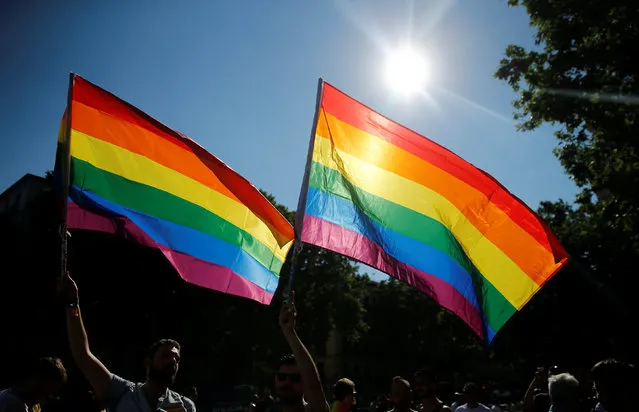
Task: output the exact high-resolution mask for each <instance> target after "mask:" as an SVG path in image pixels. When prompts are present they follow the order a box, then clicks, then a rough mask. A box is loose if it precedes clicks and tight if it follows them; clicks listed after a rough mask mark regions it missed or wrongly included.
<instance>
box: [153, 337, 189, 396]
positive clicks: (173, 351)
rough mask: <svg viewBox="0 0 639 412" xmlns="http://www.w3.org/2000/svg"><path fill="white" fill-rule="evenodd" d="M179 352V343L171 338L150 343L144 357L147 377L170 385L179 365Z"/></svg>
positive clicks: (164, 384) (173, 380)
mask: <svg viewBox="0 0 639 412" xmlns="http://www.w3.org/2000/svg"><path fill="white" fill-rule="evenodd" d="M180 352H181V347H180V344H179V343H178V342H177V341H174V340H173V339H160V340H159V341H157V342H155V343H154V344H153V345H151V347H150V348H149V350H148V351H147V354H146V359H145V366H146V377H147V379H149V380H152V381H154V382H156V383H158V384H160V385H163V386H169V385H172V384H173V383H174V382H175V376H176V375H177V372H178V369H179V367H180Z"/></svg>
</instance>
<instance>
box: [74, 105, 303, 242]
mask: <svg viewBox="0 0 639 412" xmlns="http://www.w3.org/2000/svg"><path fill="white" fill-rule="evenodd" d="M73 129H74V130H77V131H79V132H81V133H84V134H86V135H89V136H92V137H94V138H96V139H99V140H102V141H105V142H108V143H111V144H114V145H116V146H119V147H121V148H123V149H125V150H128V151H130V152H133V153H137V154H139V155H142V156H145V157H146V158H148V159H150V160H152V161H154V162H156V163H158V164H161V165H162V166H165V167H168V168H169V169H173V170H175V171H176V172H178V173H180V174H183V175H184V176H187V177H190V178H191V179H193V180H195V181H197V182H199V183H201V184H203V185H205V186H207V187H209V188H211V189H213V190H215V191H216V192H219V193H221V194H222V195H224V196H226V197H228V198H230V199H233V200H234V201H236V202H238V203H239V204H243V203H242V202H241V201H240V200H239V199H238V198H237V196H235V195H234V194H233V193H232V192H231V191H230V190H229V189H228V188H227V187H226V186H225V185H224V184H223V183H222V182H221V181H220V180H219V179H218V178H217V176H216V175H215V173H213V172H212V171H211V170H210V169H209V168H208V167H206V165H204V164H203V163H202V162H201V160H200V159H199V158H198V157H197V156H196V155H195V154H194V153H193V152H191V151H189V150H186V149H184V148H182V147H180V146H177V145H176V144H174V143H173V142H171V141H169V140H167V139H165V138H163V137H160V136H157V135H156V134H154V133H152V132H150V131H149V130H148V129H145V128H143V127H140V126H137V125H135V124H133V123H129V122H127V121H123V120H120V119H118V118H115V117H112V116H110V115H108V114H105V113H103V112H101V111H99V110H97V109H94V108H92V107H89V106H87V105H85V104H82V103H79V102H77V101H74V102H73ZM264 223H266V224H267V226H269V228H270V229H271V230H272V231H273V234H274V236H275V238H276V239H277V241H278V243H279V244H280V245H282V244H286V243H288V242H289V241H290V240H291V237H289V236H285V235H284V234H282V233H280V232H279V231H278V230H277V229H276V228H274V227H273V226H272V225H271V224H269V222H267V221H264Z"/></svg>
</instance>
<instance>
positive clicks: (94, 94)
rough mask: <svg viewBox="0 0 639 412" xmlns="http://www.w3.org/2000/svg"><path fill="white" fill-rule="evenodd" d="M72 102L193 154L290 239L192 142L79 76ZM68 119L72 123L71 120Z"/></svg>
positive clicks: (265, 207)
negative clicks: (132, 126) (135, 126)
mask: <svg viewBox="0 0 639 412" xmlns="http://www.w3.org/2000/svg"><path fill="white" fill-rule="evenodd" d="M73 100H74V101H76V102H80V103H83V104H85V105H87V106H90V107H93V108H95V109H97V110H100V111H101V112H104V113H107V114H109V115H111V116H114V117H116V118H119V119H121V120H124V121H127V122H130V123H133V124H135V125H138V126H139V127H142V128H145V129H147V130H149V131H150V132H152V133H154V134H155V135H157V136H159V137H162V138H164V139H166V140H168V141H170V142H172V143H174V144H175V145H176V149H177V148H178V147H179V148H181V149H183V150H188V151H190V152H192V153H194V154H195V155H196V156H197V157H198V158H199V159H200V161H201V162H202V163H203V164H204V165H206V166H207V167H208V168H209V169H210V170H211V171H212V172H213V173H215V175H216V176H217V177H218V179H219V180H220V181H221V182H222V184H224V186H226V187H227V188H228V189H229V190H230V191H231V192H232V193H233V194H234V195H235V196H236V197H237V198H238V199H239V200H240V202H242V203H243V204H244V205H246V206H247V207H249V208H250V209H251V210H252V211H253V212H254V213H255V214H256V215H258V216H259V217H261V218H262V219H263V220H264V221H265V222H266V223H267V224H268V225H270V226H271V228H274V229H275V230H276V231H277V232H279V233H280V234H281V235H282V236H283V237H284V238H285V239H286V241H288V240H291V239H293V237H294V235H293V227H292V226H291V225H290V223H289V222H288V221H287V220H286V218H284V217H283V216H282V215H281V214H280V213H279V212H278V211H277V209H275V207H273V205H271V203H270V202H269V201H268V200H267V199H266V198H265V197H264V196H263V195H262V194H261V193H260V192H259V190H257V189H256V188H255V187H254V186H253V185H252V184H251V183H250V182H249V181H248V180H246V179H245V178H244V177H242V176H241V175H239V174H238V173H236V172H235V171H233V170H232V169H231V168H230V167H228V166H227V165H226V164H224V163H223V162H222V161H220V160H219V159H218V158H216V157H215V156H213V155H212V154H210V153H209V152H207V151H206V150H205V149H204V148H203V147H202V146H200V145H199V144H197V143H196V142H195V141H193V140H191V139H190V138H188V137H186V136H184V135H183V134H181V133H180V132H177V131H175V130H173V129H171V128H169V127H168V126H165V125H164V124H162V123H160V122H158V121H157V120H155V119H154V118H152V117H151V116H149V115H148V114H146V113H144V112H143V111H141V110H140V109H138V108H136V107H134V106H132V105H131V104H129V103H127V102H125V101H124V100H122V99H120V98H119V97H117V96H115V95H113V94H111V93H109V92H107V91H106V90H104V89H102V88H100V87H98V86H96V85H94V84H92V83H91V82H89V81H87V80H85V79H83V78H81V77H79V76H76V77H75V83H74V86H73ZM71 119H72V121H73V117H72V118H71ZM278 240H279V239H278Z"/></svg>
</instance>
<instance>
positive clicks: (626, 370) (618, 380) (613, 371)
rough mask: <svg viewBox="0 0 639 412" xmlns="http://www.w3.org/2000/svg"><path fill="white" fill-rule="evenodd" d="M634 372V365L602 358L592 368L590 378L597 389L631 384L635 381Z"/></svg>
mask: <svg viewBox="0 0 639 412" xmlns="http://www.w3.org/2000/svg"><path fill="white" fill-rule="evenodd" d="M636 373H637V371H636V369H635V367H634V365H631V364H628V363H625V362H621V361H618V360H616V359H606V360H603V361H601V362H598V363H597V364H596V365H595V366H594V367H593V368H592V378H593V380H594V381H595V385H596V386H597V389H598V390H607V389H613V388H620V387H627V386H629V385H632V384H633V383H635V382H636V381H637V375H636Z"/></svg>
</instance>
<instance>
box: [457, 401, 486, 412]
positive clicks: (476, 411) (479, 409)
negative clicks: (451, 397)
mask: <svg viewBox="0 0 639 412" xmlns="http://www.w3.org/2000/svg"><path fill="white" fill-rule="evenodd" d="M455 412H490V408H489V407H488V406H486V405H483V404H481V403H479V404H477V406H475V407H474V408H469V407H468V404H464V405H461V406H458V407H457V410H456V411H455Z"/></svg>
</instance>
